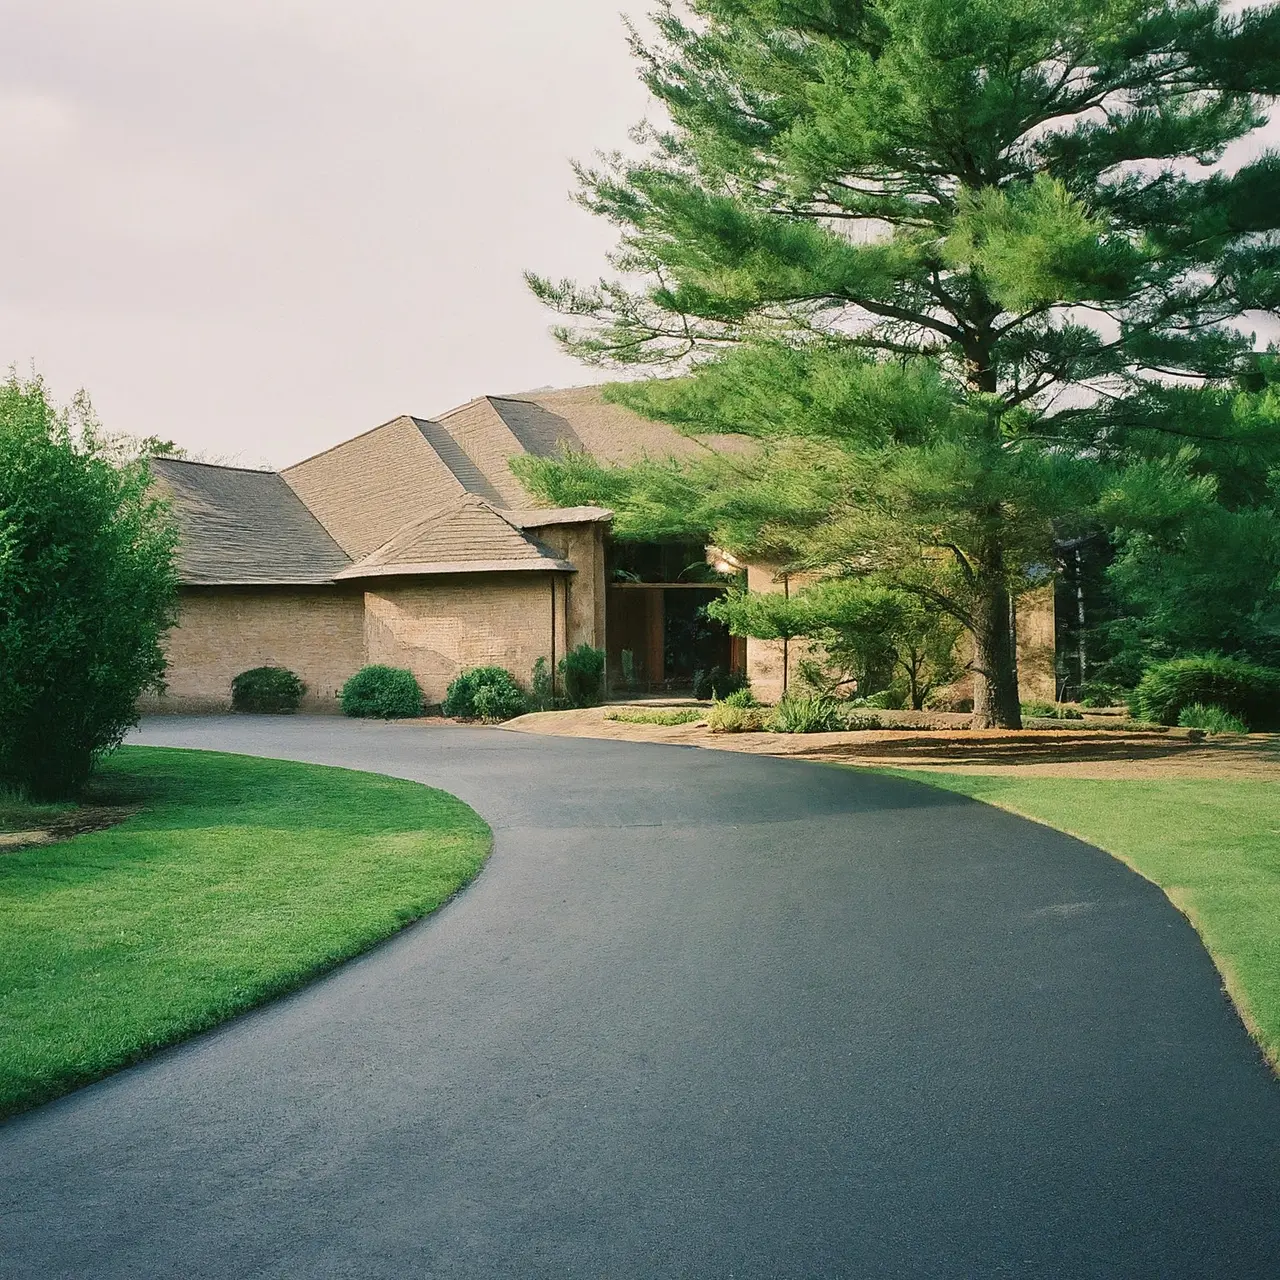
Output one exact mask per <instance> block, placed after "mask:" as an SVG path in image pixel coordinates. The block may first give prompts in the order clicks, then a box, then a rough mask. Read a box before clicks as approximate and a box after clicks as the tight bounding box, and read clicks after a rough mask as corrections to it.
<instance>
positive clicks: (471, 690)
mask: <svg viewBox="0 0 1280 1280" xmlns="http://www.w3.org/2000/svg"><path fill="white" fill-rule="evenodd" d="M482 689H488V690H491V691H492V692H490V693H486V694H485V695H484V696H483V697H482V698H480V699H479V702H477V697H478V695H479V694H480V691H481V690H482ZM440 709H441V710H442V711H443V712H444V713H445V715H447V716H453V717H454V719H456V720H510V719H512V718H513V717H515V716H519V715H523V714H524V712H525V711H526V710H527V709H528V701H527V699H526V698H525V695H524V690H523V689H521V688H520V686H519V684H518V683H517V682H516V678H515V676H513V675H512V674H511V672H510V671H508V670H507V669H506V668H505V667H472V668H471V669H470V670H468V671H463V672H461V673H460V674H459V675H457V676H455V677H454V679H453V682H452V683H451V684H450V685H449V688H448V690H447V691H446V693H445V695H444V702H443V704H442V705H441V708H440Z"/></svg>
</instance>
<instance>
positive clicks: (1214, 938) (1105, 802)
mask: <svg viewBox="0 0 1280 1280" xmlns="http://www.w3.org/2000/svg"><path fill="white" fill-rule="evenodd" d="M893 772H894V773H896V774H897V776H899V777H909V778H912V779H913V780H915V781H917V782H928V783H930V784H931V785H933V786H936V787H945V788H946V789H947V790H949V791H958V792H960V793H961V794H962V795H967V796H972V797H974V798H975V799H977V800H983V801H986V802H987V803H988V804H994V805H998V806H999V807H1000V808H1002V809H1008V810H1010V811H1011V812H1013V813H1017V814H1021V815H1022V816H1024V817H1027V818H1034V819H1036V820H1037V821H1039V822H1044V823H1047V824H1048V825H1049V826H1051V827H1056V828H1058V830H1060V831H1066V832H1069V833H1070V834H1071V835H1074V836H1078V837H1079V838H1080V839H1082V840H1086V841H1088V843H1090V844H1093V845H1097V846H1098V847H1099V848H1102V849H1105V850H1107V851H1108V852H1109V853H1111V854H1113V855H1115V856H1116V857H1117V858H1119V859H1120V860H1121V861H1122V862H1125V863H1127V864H1128V865H1129V866H1130V867H1132V868H1133V869H1134V870H1135V871H1137V872H1138V873H1139V874H1140V875H1143V876H1145V877H1146V878H1147V879H1148V880H1151V881H1154V882H1155V883H1156V884H1158V885H1159V886H1160V887H1161V888H1162V889H1163V890H1164V891H1165V893H1166V894H1167V895H1168V896H1169V899H1170V900H1171V901H1172V902H1173V904H1174V905H1175V906H1176V907H1178V909H1179V910H1181V911H1183V912H1184V913H1185V914H1186V915H1187V917H1188V918H1189V919H1190V921H1191V923H1192V924H1193V925H1194V926H1195V927H1196V929H1197V930H1198V931H1199V933H1200V936H1201V937H1202V938H1203V939H1204V942H1205V945H1206V946H1207V947H1208V949H1209V952H1210V954H1211V955H1212V956H1213V958H1214V962H1215V963H1216V964H1217V966H1218V969H1219V971H1220V972H1221V973H1222V976H1223V979H1224V981H1225V984H1226V987H1227V990H1228V992H1229V993H1230V995H1231V998H1232V999H1233V1000H1234V1001H1235V1003H1236V1007H1237V1008H1238V1009H1239V1010H1240V1012H1241V1015H1242V1017H1243V1018H1244V1020H1245V1022H1246V1024H1247V1025H1248V1027H1249V1029H1250V1031H1251V1032H1252V1033H1253V1035H1254V1037H1255V1039H1257V1041H1258V1043H1259V1044H1260V1045H1261V1046H1262V1049H1263V1052H1264V1053H1265V1054H1266V1056H1267V1058H1268V1059H1269V1060H1270V1062H1271V1064H1272V1065H1273V1066H1276V1067H1280V786H1277V785H1276V784H1275V783H1274V782H1263V781H1253V780H1243V779H1242V780H1231V781H1224V780H1221V779H1211V778H1203V779H1201V778H1197V779H1191V778H1178V779H1162V780H1153V781H1145V780H1144V781H1129V780H1115V781H1105V782H1103V781H1089V780H1086V779H1083V778H1044V777H1040V778H1019V777H1011V776H1007V775H1005V776H1000V777H981V776H974V775H967V774H966V775H962V774H949V773H945V772H936V771H934V770H916V769H912V770H909V771H906V770H893Z"/></svg>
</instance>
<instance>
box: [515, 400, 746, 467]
mask: <svg viewBox="0 0 1280 1280" xmlns="http://www.w3.org/2000/svg"><path fill="white" fill-rule="evenodd" d="M490 402H491V403H492V404H493V406H494V408H495V409H497V411H498V413H499V414H500V415H501V417H502V420H503V421H504V422H505V423H506V424H507V426H508V429H509V430H510V431H511V433H512V435H514V436H515V437H516V438H517V439H518V440H520V443H521V444H522V445H523V447H524V451H525V452H526V453H532V454H535V455H537V456H538V457H547V456H549V455H553V454H555V453H558V452H562V451H565V450H567V451H569V452H574V451H579V452H585V453H589V454H591V456H592V457H593V458H595V459H596V461H597V462H612V463H623V464H625V463H630V462H638V461H639V460H640V459H641V458H645V457H649V458H667V457H672V458H692V457H698V456H700V455H704V454H705V453H706V452H707V451H708V450H711V451H712V452H715V453H742V452H744V451H745V450H746V449H748V448H750V444H749V442H748V441H746V440H744V439H742V438H741V437H738V436H699V437H698V438H697V439H691V438H690V437H688V436H682V435H681V434H680V433H679V432H678V431H677V430H676V429H675V428H674V427H671V426H668V425H667V424H666V423H665V422H652V421H650V419H648V418H642V417H641V416H640V415H639V414H638V413H633V412H632V411H631V410H630V409H628V408H626V407H625V406H623V405H620V404H609V403H608V402H607V401H606V400H605V399H604V396H603V394H602V392H601V390H600V388H599V387H569V388H566V389H565V390H563V391H529V392H523V393H520V394H518V395H513V396H502V397H498V396H492V397H490Z"/></svg>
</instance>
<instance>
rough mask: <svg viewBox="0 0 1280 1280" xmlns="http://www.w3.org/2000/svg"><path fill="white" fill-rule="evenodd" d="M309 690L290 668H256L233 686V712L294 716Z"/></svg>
mask: <svg viewBox="0 0 1280 1280" xmlns="http://www.w3.org/2000/svg"><path fill="white" fill-rule="evenodd" d="M306 691H307V686H306V685H305V684H303V683H302V681H301V680H299V679H298V677H297V676H296V675H294V674H293V672H292V671H290V670H289V669H288V667H254V668H252V669H251V670H249V671H242V672H241V673H240V674H239V675H238V676H236V678H235V679H234V680H233V681H232V682H231V709H232V710H233V711H248V712H254V713H257V714H259V715H276V716H287V715H292V714H293V713H294V712H295V711H297V709H298V704H299V703H301V701H302V695H303V694H304V693H306Z"/></svg>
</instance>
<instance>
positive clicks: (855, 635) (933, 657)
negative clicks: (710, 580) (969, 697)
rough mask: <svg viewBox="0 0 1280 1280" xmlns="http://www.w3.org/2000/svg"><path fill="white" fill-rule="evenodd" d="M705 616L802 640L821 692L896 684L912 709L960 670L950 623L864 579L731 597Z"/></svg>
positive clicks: (766, 636)
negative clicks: (815, 665) (818, 659)
mask: <svg viewBox="0 0 1280 1280" xmlns="http://www.w3.org/2000/svg"><path fill="white" fill-rule="evenodd" d="M707 612H708V613H709V614H711V615H712V616H713V617H715V618H719V619H720V621H722V622H723V623H724V624H725V625H726V626H727V627H728V628H729V630H730V631H731V632H732V633H733V634H734V635H740V636H751V637H753V638H754V639H757V640H782V641H783V642H784V643H787V642H789V641H791V640H793V639H796V638H799V637H804V638H805V639H807V640H809V641H810V642H811V645H812V646H813V647H814V648H815V649H816V650H817V651H818V652H819V653H820V654H821V655H822V658H823V659H824V660H825V661H824V662H823V663H822V664H821V666H822V667H824V668H825V670H826V679H825V681H824V686H825V687H824V688H823V689H822V690H821V691H822V692H824V693H830V692H834V691H835V690H837V689H839V688H841V687H845V686H850V685H855V684H856V685H857V688H858V690H859V692H861V693H863V694H867V693H874V692H878V691H879V690H880V689H882V688H884V687H885V686H886V685H888V684H889V683H890V682H891V681H898V682H901V683H902V684H903V685H905V687H906V691H907V696H908V698H909V699H910V702H911V705H912V707H913V708H915V709H916V710H917V711H918V710H919V709H920V708H921V707H923V706H924V703H925V699H926V698H927V697H928V696H929V694H930V693H931V692H932V691H933V690H934V689H936V688H938V687H939V686H941V685H944V684H949V683H951V681H953V680H955V679H956V678H957V677H958V676H959V675H960V673H961V670H962V664H961V663H960V661H959V659H958V657H957V653H956V643H957V641H958V640H959V638H960V627H959V624H957V623H956V622H955V620H954V619H952V618H951V617H949V616H948V615H947V614H945V613H942V612H941V611H939V610H938V609H936V608H931V607H930V606H929V605H928V604H926V603H925V602H924V601H922V600H921V599H920V597H919V596H917V595H913V594H911V593H910V592H905V591H895V590H893V589H891V588H886V587H882V586H878V585H876V584H875V583H873V582H870V581H867V580H866V579H860V578H846V579H837V580H833V581H828V582H820V583H817V584H815V585H814V586H811V587H808V588H806V589H805V590H803V591H800V592H797V593H796V594H795V595H793V596H790V597H785V596H783V595H782V594H780V593H770V592H745V591H744V592H731V593H729V594H727V595H725V596H722V597H721V598H720V599H719V600H716V601H713V602H712V603H711V604H710V605H708V606H707ZM811 661H812V660H811Z"/></svg>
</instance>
